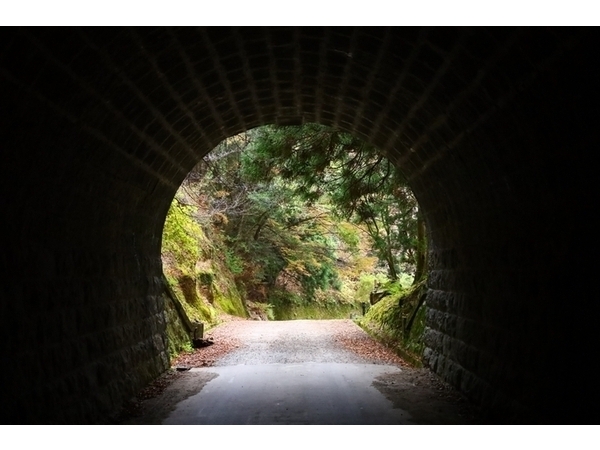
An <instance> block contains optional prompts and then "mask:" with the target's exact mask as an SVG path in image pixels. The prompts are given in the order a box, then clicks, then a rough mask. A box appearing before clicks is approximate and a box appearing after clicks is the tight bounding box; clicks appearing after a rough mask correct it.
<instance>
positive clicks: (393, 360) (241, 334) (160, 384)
mask: <svg viewBox="0 0 600 450" xmlns="http://www.w3.org/2000/svg"><path fill="white" fill-rule="evenodd" d="M205 338H207V339H208V338H210V339H212V340H213V342H214V344H213V345H210V346H208V347H204V348H200V349H196V350H194V351H193V352H190V353H186V354H183V355H180V356H179V357H178V358H177V359H176V360H174V361H173V364H172V366H173V369H172V370H171V371H169V372H168V373H166V374H165V375H163V377H161V378H159V379H158V380H156V381H155V382H154V383H153V384H151V385H150V386H149V387H148V388H147V389H146V390H144V391H143V392H142V393H141V394H140V395H138V397H137V399H134V400H133V401H132V402H131V403H130V404H129V405H126V406H127V407H128V408H127V410H126V411H124V413H123V414H122V416H121V418H120V419H119V420H118V423H130V424H135V423H137V424H148V423H161V420H163V419H164V418H165V417H167V415H168V414H169V413H170V411H172V410H173V409H174V408H175V405H177V404H178V403H179V402H181V401H183V400H185V399H186V398H188V397H190V396H192V395H194V394H195V393H197V392H200V391H201V390H202V388H203V386H204V385H205V384H206V383H207V382H209V381H210V380H211V377H213V376H214V374H211V373H210V372H201V371H194V370H192V371H189V369H191V368H201V367H207V366H214V367H225V366H237V365H242V364H243V365H256V366H258V365H264V364H302V363H342V364H379V365H391V366H394V367H396V368H400V369H401V370H395V371H392V372H390V373H387V374H386V375H382V376H380V377H377V378H376V379H375V380H374V381H373V386H374V387H375V388H376V389H378V390H379V391H380V392H381V393H382V394H383V395H384V396H385V397H386V398H387V399H388V400H390V401H391V402H392V403H393V404H394V405H395V407H396V408H400V409H403V410H405V411H409V413H410V414H411V416H412V417H413V418H414V421H415V423H422V424H480V423H484V421H483V420H482V419H481V417H480V415H479V413H478V411H477V409H476V408H474V407H473V406H471V405H470V404H469V403H468V402H467V401H466V400H465V399H464V397H463V396H462V395H460V394H459V393H458V392H456V391H455V390H454V389H453V388H451V387H450V386H448V385H447V384H445V383H443V382H442V381H440V380H439V379H438V378H437V377H436V376H435V375H433V374H432V373H431V372H430V371H428V370H427V369H415V368H413V367H411V366H410V365H409V364H407V363H406V362H405V361H403V360H402V359H401V358H400V357H398V356H397V355H396V354H395V353H394V352H393V351H391V350H390V349H388V348H387V347H385V346H384V345H382V344H380V343H378V342H377V341H375V340H373V339H372V338H371V337H370V336H369V335H367V334H366V333H365V332H364V331H363V330H362V329H361V328H360V327H358V326H357V325H356V324H355V323H354V322H352V321H351V320H294V321H247V320H235V319H233V320H231V321H229V322H226V323H223V324H221V325H219V326H218V327H216V328H214V329H212V330H210V331H209V332H207V333H206V335H205Z"/></svg>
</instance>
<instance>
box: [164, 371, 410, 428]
mask: <svg viewBox="0 0 600 450" xmlns="http://www.w3.org/2000/svg"><path fill="white" fill-rule="evenodd" d="M193 370H196V371H207V372H212V373H216V374H217V375H218V376H217V377H216V378H214V379H212V380H211V381H209V382H208V383H207V384H206V385H205V386H204V388H203V389H202V391H200V393H198V394H196V395H194V396H192V397H190V398H188V399H187V400H185V401H183V402H181V403H180V404H178V405H177V408H176V409H175V411H173V412H172V413H171V414H170V415H169V417H167V418H166V419H165V420H164V421H163V423H164V424H213V425H221V424H223V425H236V424H255V425H263V424H313V425H316V424H330V425H335V424H402V423H412V422H411V421H410V419H411V416H410V414H408V413H407V412H406V411H403V410H401V409H394V407H393V404H392V402H391V401H389V400H387V399H386V398H385V396H384V395H383V394H382V393H381V392H379V391H378V390H377V389H376V388H375V387H373V385H372V383H373V380H374V379H375V377H377V376H379V375H381V374H384V373H393V372H397V371H399V370H400V369H398V368H396V367H392V366H381V365H375V364H344V363H302V364H293V363H292V364H258V365H236V366H226V367H214V368H210V369H208V368H207V369H193Z"/></svg>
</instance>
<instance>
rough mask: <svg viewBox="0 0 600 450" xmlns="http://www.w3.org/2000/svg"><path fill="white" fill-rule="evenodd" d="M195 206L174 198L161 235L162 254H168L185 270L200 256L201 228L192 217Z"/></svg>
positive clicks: (191, 266)
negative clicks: (184, 203)
mask: <svg viewBox="0 0 600 450" xmlns="http://www.w3.org/2000/svg"><path fill="white" fill-rule="evenodd" d="M194 211H195V208H194V207H192V206H187V205H183V204H181V203H180V202H179V201H178V200H176V199H174V200H173V202H172V203H171V207H170V208H169V211H168V213H167V218H166V220H165V225H164V228H163V237H162V252H163V255H164V254H167V255H170V256H171V257H173V258H174V259H175V261H176V262H177V264H179V265H180V266H181V267H182V268H185V269H186V271H187V272H191V271H192V270H193V267H194V264H195V263H196V260H197V259H198V257H199V256H200V249H199V238H200V236H201V235H202V230H201V228H200V226H199V225H198V223H196V222H195V221H194V219H193V218H192V216H193V214H194Z"/></svg>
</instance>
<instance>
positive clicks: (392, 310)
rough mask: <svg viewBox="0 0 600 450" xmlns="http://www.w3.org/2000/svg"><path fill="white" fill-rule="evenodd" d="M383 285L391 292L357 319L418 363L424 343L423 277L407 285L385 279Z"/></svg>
mask: <svg viewBox="0 0 600 450" xmlns="http://www.w3.org/2000/svg"><path fill="white" fill-rule="evenodd" d="M384 289H386V290H388V291H389V292H390V295H389V296H387V297H385V298H383V299H382V300H381V301H379V302H378V303H376V304H375V305H373V306H371V307H370V308H369V310H368V312H367V313H366V314H365V315H364V316H363V317H360V318H358V319H356V323H357V324H358V325H359V326H360V327H361V328H363V329H364V330H365V331H366V332H367V333H369V334H370V335H371V336H373V337H374V338H376V339H378V340H379V341H382V342H383V343H385V344H386V345H387V346H389V347H391V348H393V349H394V350H395V351H396V352H397V353H398V354H400V356H402V357H403V358H404V359H406V360H407V361H408V362H409V363H411V364H413V365H416V366H421V364H422V362H421V357H422V353H423V349H424V347H425V345H424V343H423V333H424V331H425V309H426V304H425V303H426V302H425V300H424V297H423V296H424V295H425V293H426V287H425V280H424V281H421V282H420V283H418V284H416V285H415V286H412V287H410V288H408V289H406V288H403V287H402V286H401V285H400V284H399V283H397V282H396V283H388V284H387V285H385V286H384ZM413 315H414V317H413Z"/></svg>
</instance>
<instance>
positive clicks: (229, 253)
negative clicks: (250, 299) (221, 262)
mask: <svg viewBox="0 0 600 450" xmlns="http://www.w3.org/2000/svg"><path fill="white" fill-rule="evenodd" d="M225 264H226V265H227V268H228V269H229V271H230V272H231V273H232V274H234V275H239V274H240V273H242V272H243V271H244V262H243V260H242V258H240V257H239V256H238V255H236V254H235V253H234V252H233V250H231V249H229V248H226V249H225Z"/></svg>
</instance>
